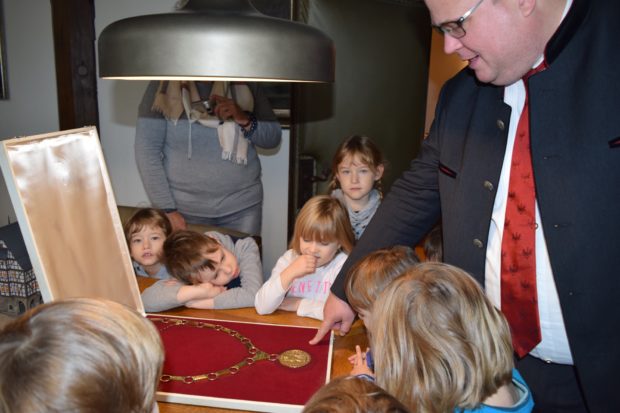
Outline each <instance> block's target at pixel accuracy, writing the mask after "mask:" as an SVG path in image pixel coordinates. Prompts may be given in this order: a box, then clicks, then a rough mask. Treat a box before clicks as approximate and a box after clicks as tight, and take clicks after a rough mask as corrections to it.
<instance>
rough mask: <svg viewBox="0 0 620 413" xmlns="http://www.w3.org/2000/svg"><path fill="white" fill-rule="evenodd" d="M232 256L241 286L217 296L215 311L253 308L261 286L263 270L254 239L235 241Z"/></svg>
mask: <svg viewBox="0 0 620 413" xmlns="http://www.w3.org/2000/svg"><path fill="white" fill-rule="evenodd" d="M228 238H230V237H228ZM234 254H235V256H236V257H237V261H238V263H239V269H240V274H239V277H241V286H240V287H237V288H232V289H230V290H226V291H224V292H223V293H221V294H219V295H217V296H216V297H215V298H214V301H213V302H214V308H215V309H226V308H242V307H254V297H255V296H256V292H257V291H258V289H259V288H260V287H261V285H262V284H263V268H262V265H261V260H260V254H259V253H258V246H257V245H256V242H255V241H254V239H253V238H251V237H248V238H243V239H241V240H239V241H237V242H236V243H235V246H234Z"/></svg>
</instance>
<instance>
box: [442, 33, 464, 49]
mask: <svg viewBox="0 0 620 413" xmlns="http://www.w3.org/2000/svg"><path fill="white" fill-rule="evenodd" d="M461 47H463V43H461V39H457V38H455V37H452V36H450V35H449V34H445V35H444V36H443V51H444V52H445V53H446V54H452V53H456V51H457V50H459V49H460V48H461Z"/></svg>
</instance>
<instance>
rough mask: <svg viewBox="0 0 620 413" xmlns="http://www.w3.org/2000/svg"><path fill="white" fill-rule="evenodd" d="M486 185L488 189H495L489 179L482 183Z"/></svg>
mask: <svg viewBox="0 0 620 413" xmlns="http://www.w3.org/2000/svg"><path fill="white" fill-rule="evenodd" d="M482 185H483V186H484V188H485V189H488V190H489V191H492V190H493V188H494V187H493V184H492V183H491V182H489V181H484V183H483V184H482Z"/></svg>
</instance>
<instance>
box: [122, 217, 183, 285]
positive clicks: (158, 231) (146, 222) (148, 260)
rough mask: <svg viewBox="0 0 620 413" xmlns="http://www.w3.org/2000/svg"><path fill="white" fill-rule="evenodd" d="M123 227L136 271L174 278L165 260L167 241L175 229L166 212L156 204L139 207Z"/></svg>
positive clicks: (157, 276) (142, 273) (162, 278)
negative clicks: (165, 242)
mask: <svg viewBox="0 0 620 413" xmlns="http://www.w3.org/2000/svg"><path fill="white" fill-rule="evenodd" d="M123 229H124V230H125V239H126V240H127V245H128V247H129V254H130V255H131V259H132V264H133V268H134V271H135V273H136V275H139V276H142V277H152V278H159V279H161V280H166V279H169V278H171V275H170V274H169V273H168V270H167V269H166V266H165V265H163V264H162V255H163V246H164V241H165V240H166V238H167V237H168V235H170V233H171V232H172V225H171V224H170V221H169V220H168V217H167V216H166V213H165V212H164V211H162V210H160V209H155V208H141V209H138V210H137V211H136V212H135V213H134V214H133V215H132V216H131V218H129V219H128V220H127V222H126V223H125V225H124V228H123Z"/></svg>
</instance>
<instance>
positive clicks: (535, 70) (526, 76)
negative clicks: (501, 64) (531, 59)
mask: <svg viewBox="0 0 620 413" xmlns="http://www.w3.org/2000/svg"><path fill="white" fill-rule="evenodd" d="M546 68H547V61H546V60H543V61H542V62H540V64H539V65H538V66H536V67H535V68H533V69H530V70H529V71H528V72H527V73H526V74H524V75H523V81H524V82H527V81H528V79H529V78H530V77H531V76H533V75H535V74H536V73H538V72H542V71H543V70H545V69H546Z"/></svg>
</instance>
